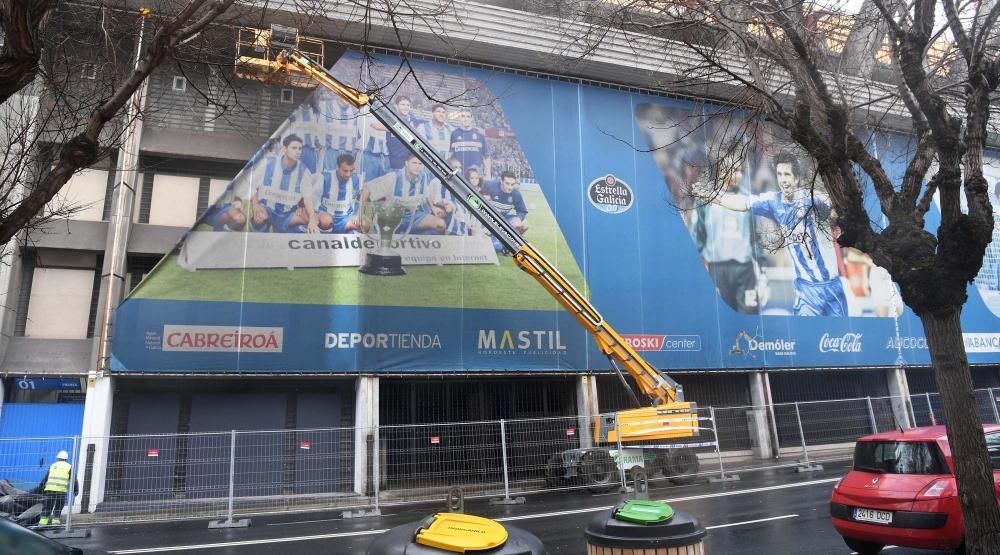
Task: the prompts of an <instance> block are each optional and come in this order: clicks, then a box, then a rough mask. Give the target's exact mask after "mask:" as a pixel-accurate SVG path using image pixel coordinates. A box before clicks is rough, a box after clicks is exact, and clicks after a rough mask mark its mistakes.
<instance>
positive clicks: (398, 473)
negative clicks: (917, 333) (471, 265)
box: [0, 390, 1000, 524]
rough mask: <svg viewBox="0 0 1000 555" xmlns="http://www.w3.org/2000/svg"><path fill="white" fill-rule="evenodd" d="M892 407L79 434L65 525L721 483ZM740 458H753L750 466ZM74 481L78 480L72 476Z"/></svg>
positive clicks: (29, 452)
mask: <svg viewBox="0 0 1000 555" xmlns="http://www.w3.org/2000/svg"><path fill="white" fill-rule="evenodd" d="M894 400H896V401H898V399H893V398H889V397H876V398H860V399H843V400H836V401H817V402H800V403H783V404H777V405H774V406H771V407H725V408H718V409H715V408H712V407H699V413H698V414H699V421H698V425H699V433H698V435H697V436H696V437H693V438H678V439H677V440H676V441H673V442H666V441H645V442H634V443H633V442H626V443H623V444H619V443H618V442H614V443H612V444H606V443H602V442H601V441H600V437H593V434H595V433H596V431H595V430H594V429H593V426H594V425H595V423H597V422H601V423H602V425H604V424H606V423H607V422H608V421H609V419H610V421H611V422H615V421H616V415H615V414H614V413H611V414H607V415H599V416H597V417H581V416H567V417H555V418H537V419H518V420H499V421H482V422H462V423H439V424H416V425H392V426H382V427H380V428H378V429H374V430H367V429H355V428H322V429H300V430H276V431H230V432H206V433H187V434H151V435H142V436H138V435H136V436H115V437H110V438H83V441H82V442H81V443H80V444H82V445H88V444H95V445H98V446H100V447H99V448H101V449H103V448H104V446H107V449H108V453H107V461H108V462H107V467H106V470H107V472H106V482H105V492H104V493H105V495H104V498H103V500H101V502H100V503H98V504H97V506H96V507H90V509H91V513H90V514H86V515H80V519H79V522H81V523H83V524H86V523H95V522H126V521H137V520H174V519H190V518H206V519H219V518H223V517H226V518H227V519H228V520H231V517H232V516H233V515H239V516H247V515H252V514H255V513H261V512H275V511H288V510H318V509H331V508H341V509H358V508H369V507H377V506H378V504H379V503H390V504H391V503H409V502H420V501H443V500H444V499H445V496H446V493H447V490H448V489H449V488H450V487H452V486H458V487H460V488H462V490H463V492H464V493H465V495H466V496H470V497H472V496H489V497H499V496H509V494H510V493H528V492H535V491H542V490H546V489H554V488H588V489H603V490H605V491H606V490H607V489H614V488H619V487H623V486H629V487H631V486H633V485H634V484H635V483H636V482H637V481H638V480H640V479H641V478H643V477H644V478H646V479H648V480H650V481H661V482H666V481H671V482H677V481H682V480H683V479H684V478H687V479H692V478H695V477H698V478H704V477H708V476H712V477H715V478H720V479H725V478H726V477H727V472H728V473H731V472H745V471H748V470H754V469H762V468H780V467H788V466H797V467H799V468H800V469H801V468H802V467H803V465H804V466H805V467H810V466H811V464H810V463H815V462H823V461H824V460H837V459H845V458H849V457H850V456H851V452H852V446H851V444H852V443H853V442H854V441H855V440H856V439H857V438H858V437H861V436H864V435H868V434H871V433H876V432H884V431H888V430H891V429H894V428H896V427H898V423H897V422H896V418H895V416H894V414H893V410H892V406H893V402H894ZM910 402H911V404H912V407H913V413H914V415H915V416H916V418H917V423H918V424H920V425H926V424H929V423H931V422H932V421H933V422H937V423H941V422H942V421H943V413H942V412H941V409H940V397H939V396H938V395H936V394H919V395H914V396H912V397H911V398H910ZM976 402H977V406H978V408H979V411H980V414H981V415H982V417H983V420H984V421H986V422H994V421H996V420H998V418H997V415H998V412H1000V411H998V405H997V401H996V395H995V392H991V391H989V390H980V391H977V392H976ZM606 432H607V430H605V433H606ZM762 438H764V439H769V440H771V441H773V440H774V439H775V438H777V439H778V442H779V443H778V445H777V447H780V450H779V452H778V458H774V457H772V456H771V453H768V452H762V451H763V450H762V449H761V447H762V446H761V445H758V442H759V441H763V439H762ZM73 440H74V438H72V437H65V438H19V439H0V479H4V478H5V479H8V480H11V481H12V482H13V484H14V485H15V486H16V487H19V488H21V489H31V488H33V487H35V486H37V485H38V482H39V481H40V480H41V478H42V476H43V475H44V473H45V471H46V469H47V468H48V465H49V464H51V462H52V460H54V456H55V454H56V453H57V452H58V451H59V450H62V449H66V450H67V451H68V450H69V449H71V448H72V445H73ZM682 447H683V448H685V449H687V448H690V450H686V451H684V452H685V453H688V454H691V453H692V452H693V453H696V454H697V459H698V463H699V465H700V471H699V472H697V476H695V475H694V474H690V475H687V476H681V477H680V478H681V480H679V479H678V476H676V475H675V474H676V472H675V470H676V468H679V466H678V465H679V464H680V463H678V462H677V461H675V460H674V459H673V457H674V456H675V455H676V454H677V453H680V452H681V451H680V450H679V448H682ZM773 447H774V446H773ZM357 449H364V452H357ZM574 450H577V451H574ZM569 452H573V453H574V456H577V457H582V456H583V455H584V454H585V453H586V452H590V453H593V457H592V458H591V459H587V460H588V461H590V463H594V464H592V466H593V468H590V467H587V466H586V465H585V464H583V463H581V462H580V461H582V460H583V459H578V460H576V461H575V462H571V463H567V462H566V461H567V460H569V459H567V458H566V457H565V456H564V454H566V453H569ZM750 452H753V453H756V454H757V455H758V456H759V455H763V456H759V457H756V458H755V457H753V456H751V455H750ZM616 459H617V460H619V461H622V464H616V462H615V460H616ZM595 461H596V463H595ZM597 463H599V464H597ZM566 465H568V466H566ZM573 465H576V466H573ZM608 465H610V469H609V467H608ZM723 466H724V467H725V469H723ZM74 468H79V465H76V466H74ZM567 468H570V469H571V470H572V472H568V471H566V469H567ZM587 468H590V470H591V471H594V472H596V470H594V469H595V468H596V469H597V470H601V471H602V472H604V475H603V481H602V482H601V483H600V484H596V486H598V487H595V484H594V483H592V482H589V481H588V480H586V479H582V478H581V473H582V474H583V475H587V472H588V470H587ZM689 468H690V467H689ZM639 469H641V470H639ZM574 473H576V476H573V474H574ZM592 474H593V473H592ZM96 475H97V473H95V476H96ZM595 475H596V474H595ZM591 478H593V476H592V475H591ZM95 479H97V478H95ZM80 483H81V485H84V484H83V480H82V479H80Z"/></svg>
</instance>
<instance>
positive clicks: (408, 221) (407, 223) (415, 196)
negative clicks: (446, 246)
mask: <svg viewBox="0 0 1000 555" xmlns="http://www.w3.org/2000/svg"><path fill="white" fill-rule="evenodd" d="M436 187H437V180H436V179H434V178H433V177H432V176H431V174H430V172H427V171H425V168H424V163H423V162H421V161H420V158H418V157H417V155H416V154H413V153H412V152H411V153H410V155H409V156H408V157H407V158H406V163H405V164H404V165H403V167H402V169H398V170H395V171H392V172H390V173H387V174H385V175H383V176H382V177H380V178H378V179H375V180H372V181H367V180H366V182H365V187H364V190H363V191H362V192H361V203H362V204H363V203H366V202H369V201H380V200H383V199H390V198H393V197H395V198H396V199H398V200H399V201H400V202H401V203H402V204H403V205H404V206H406V207H407V208H408V209H407V212H406V214H405V215H404V217H403V220H402V221H401V222H400V223H399V225H398V226H397V227H396V230H395V231H397V232H399V233H403V232H408V233H437V234H441V233H444V231H445V229H446V227H447V226H446V225H445V222H444V220H443V219H442V218H439V217H438V216H436V215H435V214H434V210H433V208H432V207H433V200H434V199H433V198H432V195H433V193H434V191H435V189H436Z"/></svg>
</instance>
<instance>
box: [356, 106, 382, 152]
mask: <svg viewBox="0 0 1000 555" xmlns="http://www.w3.org/2000/svg"><path fill="white" fill-rule="evenodd" d="M360 125H361V126H363V128H364V129H363V131H362V133H363V138H362V141H363V145H364V151H365V152H367V153H369V154H380V155H383V154H389V146H388V144H387V142H386V138H385V129H377V128H375V127H374V126H375V125H379V126H381V124H380V123H378V120H376V119H375V116H373V115H371V114H369V113H367V111H366V112H365V114H364V118H362V119H361V123H360Z"/></svg>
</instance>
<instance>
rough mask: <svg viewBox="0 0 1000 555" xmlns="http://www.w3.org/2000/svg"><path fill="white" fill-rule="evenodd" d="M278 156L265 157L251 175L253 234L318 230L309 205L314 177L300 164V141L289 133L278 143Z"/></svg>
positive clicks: (314, 212) (313, 211) (312, 195)
mask: <svg viewBox="0 0 1000 555" xmlns="http://www.w3.org/2000/svg"><path fill="white" fill-rule="evenodd" d="M281 144H282V145H283V146H284V150H283V151H282V154H281V157H280V158H278V157H274V156H271V157H268V158H266V159H265V161H264V167H263V168H262V169H261V170H259V171H255V172H254V176H253V180H254V181H253V186H252V190H253V196H251V198H250V209H251V217H250V223H251V225H252V226H253V230H254V231H274V232H277V233H295V232H304V231H308V232H310V233H315V232H317V231H319V226H318V222H317V220H316V211H315V209H314V205H313V197H314V195H315V194H316V193H315V191H316V190H317V189H318V188H319V186H318V184H317V179H316V174H314V173H313V172H311V171H309V168H307V167H306V166H305V164H303V163H302V161H301V158H302V145H303V143H302V138H301V137H299V136H298V135H295V134H291V135H288V136H286V137H285V139H284V140H283V141H282V142H281Z"/></svg>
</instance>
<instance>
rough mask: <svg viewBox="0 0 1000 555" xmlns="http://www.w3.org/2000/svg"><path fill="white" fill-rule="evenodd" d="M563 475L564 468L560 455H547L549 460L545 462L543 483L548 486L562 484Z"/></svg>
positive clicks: (564, 474) (564, 472) (564, 473)
mask: <svg viewBox="0 0 1000 555" xmlns="http://www.w3.org/2000/svg"><path fill="white" fill-rule="evenodd" d="M564 476H566V470H565V469H564V468H563V458H562V455H561V454H559V453H556V454H555V455H552V456H551V457H549V461H548V462H547V463H545V485H546V486H547V487H550V488H553V487H556V486H559V485H561V484H562V481H563V477H564Z"/></svg>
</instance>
